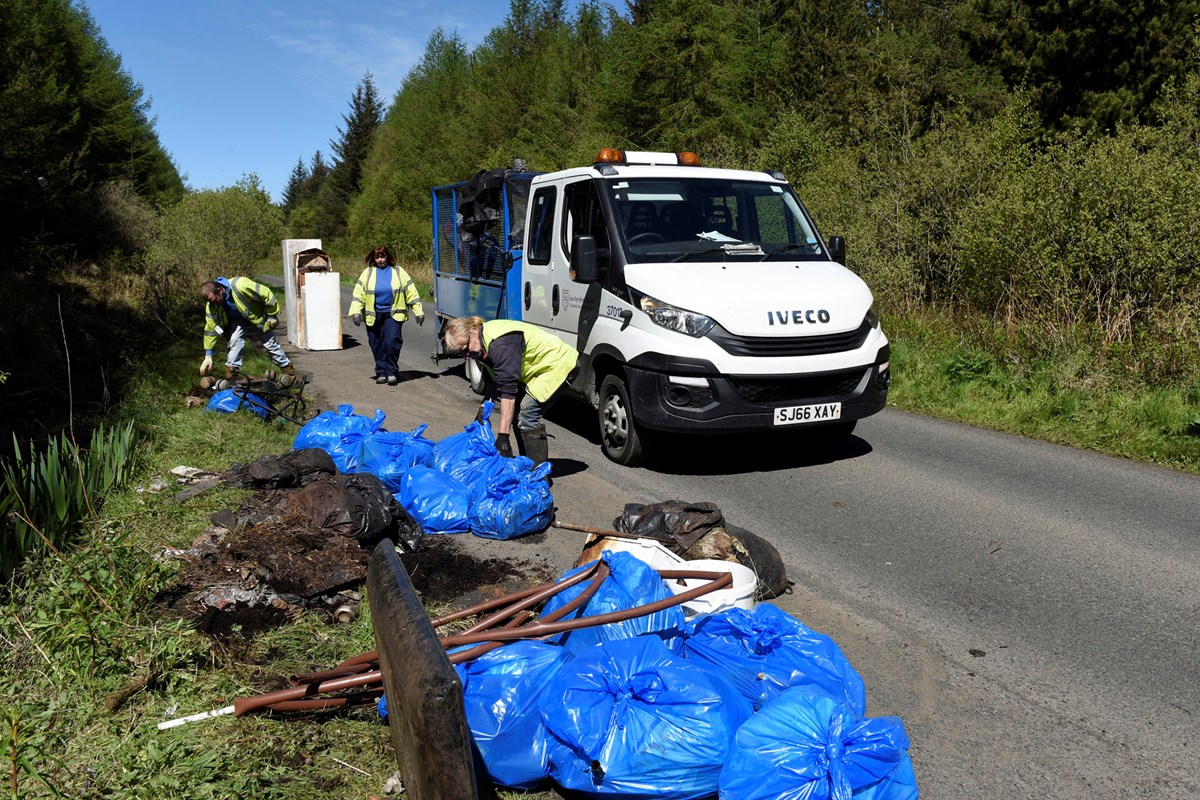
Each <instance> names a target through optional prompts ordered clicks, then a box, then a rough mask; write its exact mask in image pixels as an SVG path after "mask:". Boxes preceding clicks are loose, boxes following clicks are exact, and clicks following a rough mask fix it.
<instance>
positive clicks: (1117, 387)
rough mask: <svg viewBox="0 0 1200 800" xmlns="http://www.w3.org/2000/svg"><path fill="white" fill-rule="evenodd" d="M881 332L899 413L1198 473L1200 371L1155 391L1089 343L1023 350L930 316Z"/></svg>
mask: <svg viewBox="0 0 1200 800" xmlns="http://www.w3.org/2000/svg"><path fill="white" fill-rule="evenodd" d="M885 330H886V331H887V333H888V336H889V338H890V339H891V342H892V374H893V382H892V388H891V392H890V395H889V397H888V403H889V405H891V406H893V407H895V408H900V409H903V410H906V411H913V412H916V413H919V414H927V415H929V416H934V417H939V418H941V419H948V420H954V421H957V422H963V423H967V424H969V425H975V426H978V427H983V428H991V429H993V430H997V431H1004V432H1006V433H1013V434H1018V435H1021V436H1027V437H1030V438H1033V439H1040V440H1043V441H1048V442H1055V443H1057V444H1064V445H1069V446H1071V447H1078V448H1083V449H1087V450H1094V451H1097V452H1101V453H1107V454H1109V455H1113V456H1118V457H1122V458H1129V459H1133V460H1136V461H1142V462H1145V463H1149V464H1158V465H1161V466H1165V467H1171V468H1173V469H1179V470H1184V471H1187V472H1193V473H1200V370H1198V371H1196V372H1194V373H1193V375H1192V376H1191V377H1189V376H1188V375H1189V370H1188V369H1186V368H1185V369H1177V370H1176V379H1175V381H1174V383H1173V384H1171V385H1157V386H1150V385H1147V384H1145V383H1144V382H1142V381H1141V380H1140V379H1139V378H1137V377H1136V375H1135V374H1133V372H1132V371H1131V370H1130V369H1129V368H1128V364H1129V361H1128V358H1127V357H1114V353H1112V352H1110V351H1107V350H1106V349H1105V348H1103V347H1098V346H1094V345H1089V344H1087V343H1082V342H1076V343H1074V344H1072V345H1071V346H1070V347H1061V348H1038V349H1036V350H1035V349H1033V348H1029V347H1024V348H1021V347H1019V346H1013V344H1012V342H1011V341H1009V340H1008V339H1007V338H1006V339H1004V340H999V339H996V338H994V337H995V335H996V332H995V331H992V330H989V329H986V328H984V329H979V328H976V329H972V327H971V326H969V325H964V324H963V321H962V320H946V319H939V318H937V317H934V316H932V315H922V316H920V317H916V316H911V317H898V318H893V319H889V320H887V321H886V325H885ZM1118 355H1123V354H1118ZM1193 369H1196V368H1193ZM1179 375H1183V376H1184V377H1179Z"/></svg>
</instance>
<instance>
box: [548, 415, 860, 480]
mask: <svg viewBox="0 0 1200 800" xmlns="http://www.w3.org/2000/svg"><path fill="white" fill-rule="evenodd" d="M546 416H547V417H548V418H549V419H550V420H551V421H552V422H554V423H556V424H558V425H561V426H563V427H564V428H566V429H568V430H570V431H571V432H572V433H575V434H577V435H578V436H581V437H583V438H584V439H587V440H588V441H589V442H591V443H592V444H593V445H595V447H596V457H597V458H604V455H603V454H602V453H601V452H600V430H599V426H598V424H597V422H596V411H595V409H592V408H589V407H588V406H586V405H584V404H583V403H579V402H574V401H572V400H562V401H561V402H558V403H555V404H554V406H553V407H552V408H551V409H550V411H549V412H548V413H547V415H546ZM653 437H654V445H653V446H654V451H653V453H652V455H651V457H650V458H649V460H648V461H647V462H646V464H644V465H643V466H644V468H645V469H648V470H651V471H653V472H661V473H663V474H666V475H729V474H737V473H746V472H774V471H777V470H785V469H796V468H799V467H811V466H816V465H819V464H830V463H833V462H835V461H844V460H846V459H851V458H860V457H862V456H865V455H867V454H868V453H870V452H871V449H872V448H871V445H870V443H869V442H867V441H866V440H865V439H861V438H859V437H858V436H854V435H851V436H848V437H846V438H844V439H842V440H841V441H838V442H828V441H825V440H824V439H823V438H822V437H821V436H820V434H819V432H818V430H817V429H815V428H814V429H809V430H778V431H761V432H755V433H725V434H717V435H688V434H662V433H655V434H654V435H653ZM551 456H553V452H551ZM554 462H555V469H554V474H555V476H556V477H558V476H559V475H560V470H559V464H560V463H564V464H565V463H570V462H565V461H560V460H559V459H554ZM575 463H577V462H575ZM585 469H587V465H586V464H584V465H582V467H581V468H580V469H577V470H575V471H577V472H582V471H583V470H585ZM561 474H562V475H567V474H570V473H567V472H565V471H564V472H562V473H561Z"/></svg>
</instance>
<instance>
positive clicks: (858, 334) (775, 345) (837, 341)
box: [708, 320, 871, 358]
mask: <svg viewBox="0 0 1200 800" xmlns="http://www.w3.org/2000/svg"><path fill="white" fill-rule="evenodd" d="M870 332H871V326H870V324H869V323H868V322H867V321H866V320H863V324H862V325H859V326H858V328H857V329H856V330H852V331H846V332H845V333H830V334H826V335H823V336H737V335H735V334H732V333H730V332H729V331H727V330H725V329H724V328H722V327H721V326H719V325H717V326H714V327H713V329H712V330H711V331H709V332H708V338H709V339H712V340H713V341H714V342H716V343H717V345H718V346H719V347H720V348H721V349H722V350H724V351H725V352H727V353H729V354H730V355H734V356H752V357H767V358H770V357H780V358H782V357H787V356H819V355H824V354H826V353H845V352H848V351H850V350H857V349H858V348H860V347H862V343H863V342H865V341H866V340H867V335H868V334H869V333H870Z"/></svg>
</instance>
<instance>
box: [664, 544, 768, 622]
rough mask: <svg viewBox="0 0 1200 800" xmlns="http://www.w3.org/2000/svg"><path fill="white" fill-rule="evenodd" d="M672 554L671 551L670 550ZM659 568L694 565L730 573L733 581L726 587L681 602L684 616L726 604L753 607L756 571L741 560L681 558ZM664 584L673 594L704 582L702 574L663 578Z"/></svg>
mask: <svg viewBox="0 0 1200 800" xmlns="http://www.w3.org/2000/svg"><path fill="white" fill-rule="evenodd" d="M672 555H674V554H673V553H672ZM659 569H694V570H702V571H704V572H729V573H732V574H733V585H732V586H730V587H729V588H727V589H718V590H717V591H715V592H709V593H708V594H705V595H701V596H700V597H697V598H696V599H694V600H689V601H688V602H686V603H684V604H683V612H684V615H685V616H688V617H694V616H698V615H700V614H713V613H716V612H717V611H724V610H725V609H727V608H743V609H745V610H747V611H753V610H754V606H755V605H757V603H756V602H755V600H754V590H755V589H756V588H757V587H758V575H756V574H755V573H754V570H752V569H750V568H749V567H747V566H744V565H742V564H735V563H733V562H731V561H720V560H717V559H698V560H696V561H682V562H681V563H679V564H677V565H676V566H673V567H659ZM666 583H667V587H668V588H669V589H670V590H671V591H672V592H674V593H675V594H682V593H683V592H686V591H688V590H689V589H695V588H697V587H700V586H703V585H704V584H705V583H707V580H706V579H704V578H683V579H677V578H672V579H670V580H667V581H666Z"/></svg>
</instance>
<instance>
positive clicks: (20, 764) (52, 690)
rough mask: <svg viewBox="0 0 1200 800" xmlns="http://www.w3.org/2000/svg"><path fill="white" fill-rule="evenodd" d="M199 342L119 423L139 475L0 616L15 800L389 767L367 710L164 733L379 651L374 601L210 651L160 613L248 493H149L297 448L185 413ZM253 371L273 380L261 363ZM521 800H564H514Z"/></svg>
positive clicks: (261, 793)
mask: <svg viewBox="0 0 1200 800" xmlns="http://www.w3.org/2000/svg"><path fill="white" fill-rule="evenodd" d="M193 338H194V337H189V338H187V339H186V340H184V341H181V342H179V343H176V344H175V345H174V346H172V347H170V348H167V349H164V350H161V351H159V352H158V353H156V354H154V355H152V356H149V357H148V360H147V361H146V362H145V363H144V364H143V367H142V369H141V370H139V372H138V373H137V374H136V375H135V376H134V377H133V378H132V379H131V380H130V382H129V386H128V393H127V395H126V398H125V401H124V403H123V404H122V406H121V415H122V421H129V422H132V423H133V424H134V426H135V428H136V429H137V431H138V433H139V442H140V445H139V447H140V452H139V454H138V455H139V458H138V460H137V463H138V465H139V466H138V471H137V472H136V474H135V475H134V476H133V479H132V481H131V482H130V483H129V484H127V485H126V486H125V487H124V488H121V489H118V490H114V491H112V492H110V493H109V494H108V496H107V497H106V498H105V503H104V506H103V512H102V516H101V517H100V518H99V519H97V520H91V521H89V522H88V523H86V524H85V525H84V530H83V531H82V534H81V536H80V537H79V539H78V540H77V544H76V546H75V547H73V548H71V549H68V550H64V551H63V553H62V554H61V555H58V554H54V553H51V554H46V555H42V556H36V557H35V558H33V559H32V560H30V561H28V562H27V563H26V564H25V566H24V567H23V569H22V572H21V575H20V577H19V580H20V582H19V583H13V584H10V585H9V586H8V587H7V591H4V592H3V601H2V602H3V605H2V606H0V636H2V638H3V641H2V643H0V644H2V645H3V647H2V648H0V674H3V675H4V676H5V680H4V682H3V686H2V687H0V724H2V725H3V729H2V730H0V766H2V767H3V769H4V770H5V773H6V776H7V777H8V778H9V780H7V781H6V783H9V784H10V786H9V790H10V791H11V795H12V796H13V797H23V798H26V797H27V798H34V797H64V796H70V797H114V798H143V797H144V798H161V797H189V798H244V797H255V798H280V799H281V800H282V798H287V800H307V799H308V798H313V799H314V800H315V799H316V798H338V797H343V798H363V797H368V796H372V795H381V794H382V788H383V786H384V784H385V782H386V781H387V779H388V778H389V777H390V776H391V775H392V773H393V772H394V771H395V768H396V759H395V754H394V753H393V751H392V747H391V738H390V735H389V732H388V729H387V727H386V725H384V724H383V723H381V722H380V720H379V718H378V715H377V713H376V711H375V709H374V707H373V706H368V707H363V708H358V709H349V710H342V711H335V712H333V713H327V712H322V713H320V714H319V715H316V716H313V717H311V718H308V719H296V718H294V717H293V718H288V719H283V718H278V717H275V718H272V717H269V716H263V715H256V714H249V715H246V716H244V717H238V718H235V717H220V718H216V719H211V720H205V721H202V722H194V723H189V724H187V725H184V726H182V727H179V728H175V729H171V730H167V731H159V730H158V729H157V723H158V722H160V721H163V720H166V719H172V718H176V717H181V716H185V715H188V714H194V713H198V712H202V711H208V710H212V709H216V708H220V707H223V706H226V705H229V704H231V703H232V702H233V700H234V699H236V698H238V697H247V696H254V695H258V694H261V693H263V692H266V691H271V690H274V689H278V688H282V687H283V686H284V682H285V680H286V676H288V675H290V674H293V673H298V672H308V671H312V670H319V669H325V668H328V667H332V666H334V665H335V664H337V663H339V662H340V661H342V660H344V659H346V658H349V657H351V656H354V655H357V654H359V653H363V652H366V651H368V650H373V649H374V647H375V644H374V635H373V631H372V627H371V620H370V613H369V609H368V608H367V605H366V603H365V602H364V603H363V605H362V606H361V609H360V611H361V613H360V614H359V616H358V617H357V618H356V619H355V621H354V622H352V623H351V624H349V625H337V624H335V623H333V622H331V621H330V620H329V618H328V616H327V615H325V614H322V613H318V612H310V613H305V614H303V615H301V616H300V617H298V618H296V619H295V620H293V622H292V623H291V624H287V625H284V626H281V627H278V628H274V629H271V630H268V631H264V632H261V633H259V634H257V635H254V636H245V637H243V636H239V635H236V632H235V635H233V636H229V637H224V638H211V637H209V636H207V635H205V634H202V633H200V632H198V631H197V630H195V629H194V628H193V627H192V626H191V625H190V624H188V623H185V622H183V621H181V620H179V619H177V618H175V617H173V615H172V614H170V613H169V612H168V611H167V610H166V609H165V607H164V606H163V604H162V603H160V600H159V598H160V597H162V596H163V593H164V592H165V591H166V590H168V589H169V587H170V586H171V585H172V584H173V582H174V580H175V576H176V574H177V571H178V566H179V564H178V562H176V561H174V560H172V559H170V558H165V557H164V556H163V551H164V549H165V548H186V547H188V546H189V545H190V544H191V543H192V542H193V541H194V540H195V539H196V537H197V536H199V535H200V533H201V532H203V531H204V529H205V528H207V527H208V525H209V517H210V516H211V515H212V514H213V513H214V512H216V511H218V510H221V509H225V508H237V507H238V506H239V505H240V504H241V502H242V500H243V499H244V498H245V496H246V495H247V492H245V491H243V490H236V489H229V488H217V489H213V490H210V491H209V492H206V493H204V494H201V495H199V496H197V497H195V498H193V499H191V500H189V501H187V502H186V503H178V502H176V501H175V500H174V499H173V494H174V492H175V491H176V490H177V488H178V487H175V486H171V487H170V488H168V489H166V490H164V491H161V492H152V491H148V490H146V487H148V486H150V485H151V483H152V482H153V481H154V480H155V479H167V480H168V482H169V480H170V477H171V476H170V475H169V470H170V469H171V468H173V467H176V466H180V465H186V466H191V467H197V468H200V469H204V470H209V471H214V472H219V471H223V470H225V469H227V468H228V467H229V466H230V465H231V464H232V463H234V462H248V461H252V460H253V459H255V458H257V457H259V456H261V455H266V454H271V453H281V452H285V451H287V450H288V449H290V447H291V443H292V441H293V439H294V437H295V433H296V430H297V428H296V426H295V425H292V424H290V423H286V422H283V421H278V420H277V421H274V422H271V423H264V422H262V421H261V420H260V419H259V418H257V417H254V416H252V415H250V414H234V415H222V414H214V413H209V412H206V411H203V410H201V409H189V408H186V407H185V406H184V402H183V398H184V396H185V395H186V393H187V391H188V389H189V388H190V386H191V384H192V383H193V382H194V381H195V377H196V376H195V374H194V372H195V366H196V365H195V360H196V359H195V342H194V341H193ZM247 356H248V357H247V368H248V370H249V371H250V372H251V373H261V372H262V371H263V370H265V369H266V368H267V367H269V366H270V364H269V362H268V361H267V360H266V358H265V356H263V355H262V354H261V353H259V352H257V351H249V350H248V353H247ZM517 796H521V797H526V798H528V799H529V800H538V798H552V797H554V795H551V794H541V795H517V794H508V793H501V794H500V797H502V798H508V797H513V798H515V797H517Z"/></svg>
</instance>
